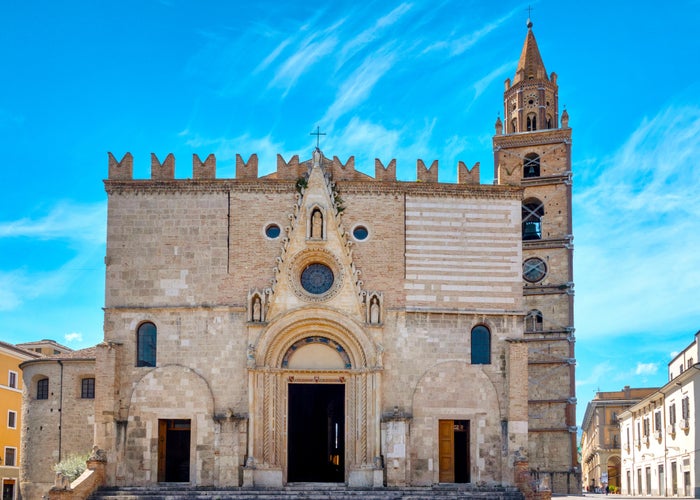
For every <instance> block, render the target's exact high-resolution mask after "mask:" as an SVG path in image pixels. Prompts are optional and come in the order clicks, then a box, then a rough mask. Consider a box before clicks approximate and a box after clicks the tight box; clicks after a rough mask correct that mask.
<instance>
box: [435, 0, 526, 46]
mask: <svg viewBox="0 0 700 500" xmlns="http://www.w3.org/2000/svg"><path fill="white" fill-rule="evenodd" d="M520 12H521V10H520V9H519V8H517V9H513V10H511V11H510V12H508V13H507V14H505V15H504V16H502V17H500V18H498V19H496V20H495V21H492V22H490V23H487V24H486V25H484V26H483V27H481V28H479V29H477V30H475V31H472V32H471V33H467V34H466V35H463V36H461V37H459V38H453V39H448V40H440V41H437V42H434V43H432V44H430V45H429V46H428V47H426V48H425V49H424V50H423V53H424V54H426V53H429V52H434V51H446V52H447V53H448V55H449V57H454V56H458V55H460V54H462V53H464V52H466V51H467V50H469V49H470V48H472V47H473V46H474V45H476V44H477V43H479V42H480V41H481V40H482V39H483V38H485V37H486V36H488V35H489V34H490V33H492V32H493V31H495V30H497V29H498V28H499V27H500V26H501V25H502V24H503V23H505V22H506V21H508V20H509V19H510V18H511V17H513V16H514V15H515V14H520Z"/></svg>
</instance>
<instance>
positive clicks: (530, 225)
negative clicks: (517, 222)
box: [522, 198, 544, 240]
mask: <svg viewBox="0 0 700 500" xmlns="http://www.w3.org/2000/svg"><path fill="white" fill-rule="evenodd" d="M522 214H523V222H522V227H523V240H540V239H542V217H543V216H544V204H543V203H542V202H541V201H540V200H538V199H537V198H528V199H527V200H525V201H524V202H523V210H522Z"/></svg>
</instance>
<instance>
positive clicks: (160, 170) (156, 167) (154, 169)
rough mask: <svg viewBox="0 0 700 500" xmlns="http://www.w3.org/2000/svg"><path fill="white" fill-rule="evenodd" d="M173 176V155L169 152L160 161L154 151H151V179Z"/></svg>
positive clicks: (172, 177) (166, 178) (163, 179)
mask: <svg viewBox="0 0 700 500" xmlns="http://www.w3.org/2000/svg"><path fill="white" fill-rule="evenodd" d="M174 178H175V156H174V155H173V154H172V153H169V154H168V156H166V157H165V160H164V161H163V162H162V163H161V162H160V161H158V157H157V156H156V155H155V153H151V179H153V180H154V181H166V180H169V179H174Z"/></svg>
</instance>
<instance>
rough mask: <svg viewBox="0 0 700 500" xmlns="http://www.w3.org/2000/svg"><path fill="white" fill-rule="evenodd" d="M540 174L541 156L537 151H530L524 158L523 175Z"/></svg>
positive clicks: (537, 175)
mask: <svg viewBox="0 0 700 500" xmlns="http://www.w3.org/2000/svg"><path fill="white" fill-rule="evenodd" d="M539 176H540V156H539V155H538V154H537V153H528V154H526V155H525V158H523V177H539Z"/></svg>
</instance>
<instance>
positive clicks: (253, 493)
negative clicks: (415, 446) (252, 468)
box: [90, 483, 523, 500]
mask: <svg viewBox="0 0 700 500" xmlns="http://www.w3.org/2000/svg"><path fill="white" fill-rule="evenodd" d="M90 498H91V499H94V500H117V499H119V500H138V499H147V500H186V499H187V500H226V499H230V500H248V499H250V500H302V499H303V500H329V499H333V500H358V499H360V498H361V499H362V500H426V499H451V498H461V499H472V500H522V499H523V496H522V494H521V493H520V492H519V491H518V490H517V489H515V488H513V487H497V486H495V487H488V486H476V485H471V484H466V485H452V484H450V485H436V486H432V487H405V488H349V487H346V486H344V485H334V484H330V485H329V484H327V483H321V484H294V485H289V486H286V487H284V488H255V489H250V488H216V487H195V486H190V485H173V484H169V485H154V486H124V487H119V488H117V487H104V488H101V489H99V490H98V491H96V492H95V493H93V494H92V495H91V496H90Z"/></svg>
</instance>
